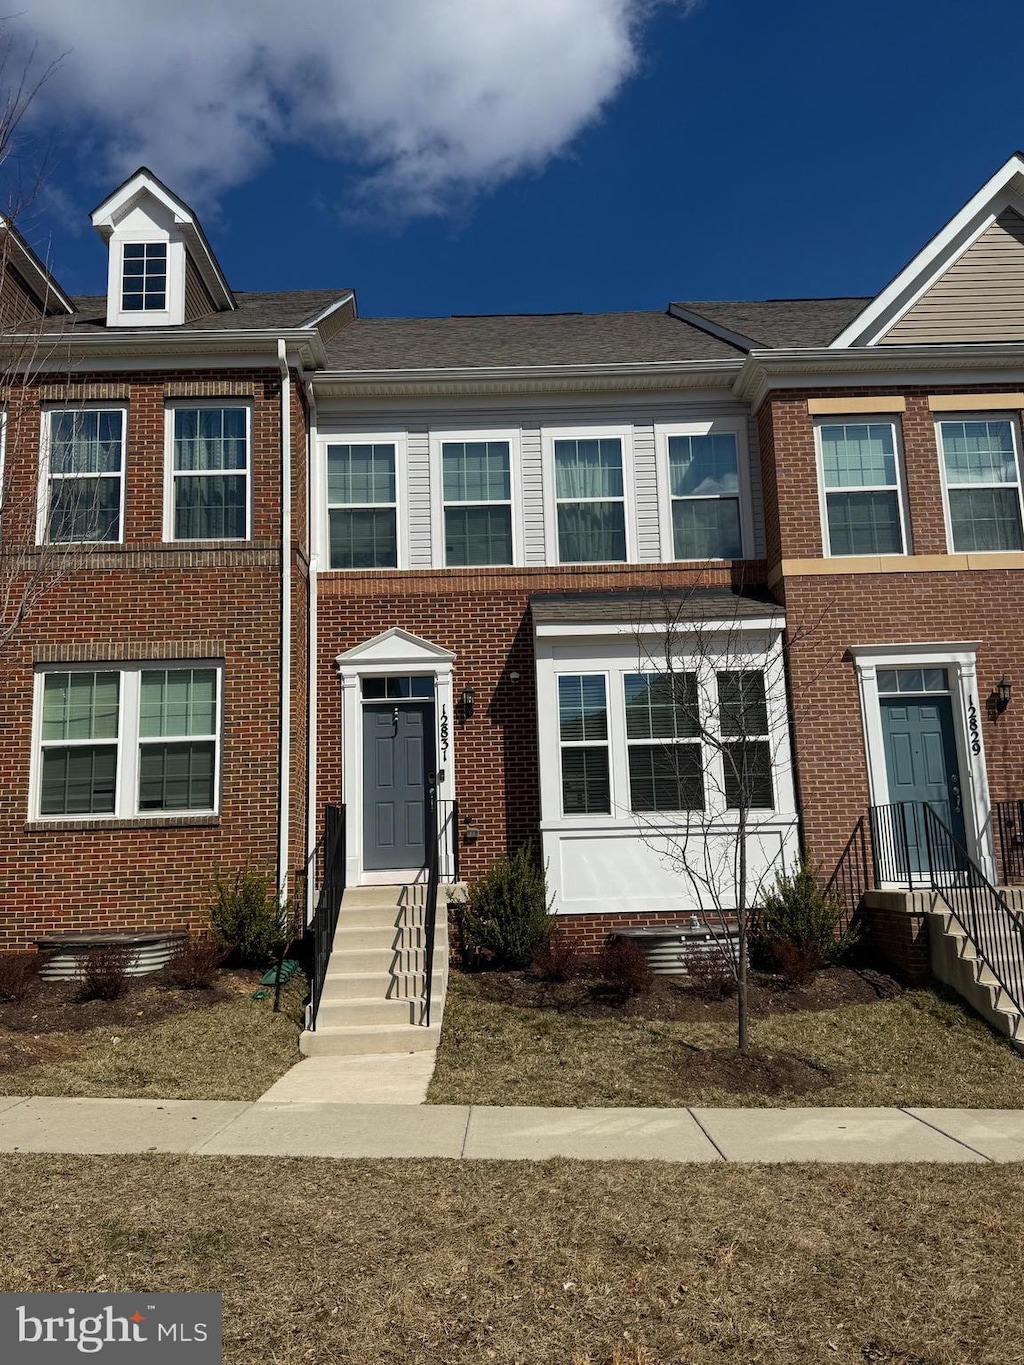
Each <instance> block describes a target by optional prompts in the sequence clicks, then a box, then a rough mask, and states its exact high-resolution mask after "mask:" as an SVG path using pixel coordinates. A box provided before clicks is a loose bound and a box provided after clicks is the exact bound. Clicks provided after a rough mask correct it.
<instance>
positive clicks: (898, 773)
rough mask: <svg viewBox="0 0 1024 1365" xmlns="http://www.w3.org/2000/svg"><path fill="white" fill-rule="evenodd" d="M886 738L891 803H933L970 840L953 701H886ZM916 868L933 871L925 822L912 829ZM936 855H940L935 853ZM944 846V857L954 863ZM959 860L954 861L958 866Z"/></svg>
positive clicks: (942, 817)
mask: <svg viewBox="0 0 1024 1365" xmlns="http://www.w3.org/2000/svg"><path fill="white" fill-rule="evenodd" d="M879 705H880V706H881V709H882V734H883V735H884V737H885V763H886V771H887V773H888V778H889V800H890V801H910V802H924V803H927V804H928V805H929V806H931V807H932V809H933V810H934V811H935V814H936V815H937V816H938V817H939V819H940V820H941V821H942V822H943V824H944V825H946V827H947V828H948V829H949V830H951V831H952V833H953V835H954V836H955V837H956V839H957V840H958V841H959V842H960V843H961V844H963V842H964V812H963V801H962V799H961V792H960V765H959V762H958V760H957V756H956V737H955V734H954V730H953V703H952V701H951V699H950V698H949V697H944V696H927V697H882V698H881V699H880V701H879ZM908 834H909V842H910V845H911V847H910V870H911V871H912V872H924V871H926V870H927V869H928V850H927V848H926V846H925V845H926V843H927V840H926V838H925V832H924V825H923V822H918V823H917V824H915V823H913V821H911V823H910V825H909V826H908ZM933 856H936V857H938V856H940V855H939V854H937V853H935V852H934V850H933ZM950 857H951V851H950V849H949V848H948V846H947V845H943V848H942V850H941V858H942V862H943V863H944V864H947V863H948V862H949V861H950ZM956 861H957V860H956V859H953V862H954V864H955V862H956Z"/></svg>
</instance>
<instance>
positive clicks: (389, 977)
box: [323, 969, 444, 1000]
mask: <svg viewBox="0 0 1024 1365" xmlns="http://www.w3.org/2000/svg"><path fill="white" fill-rule="evenodd" d="M443 989H444V979H443V977H442V975H441V973H440V972H436V971H435V973H434V996H435V998H436V996H437V993H438V991H441V990H443ZM422 994H423V971H422V969H421V970H419V971H410V972H343V971H340V970H339V971H337V972H334V973H333V974H331V975H329V976H328V977H327V978H326V979H325V981H324V993H323V998H324V999H325V1000H416V999H419V997H420V996H422Z"/></svg>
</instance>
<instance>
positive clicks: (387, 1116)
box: [0, 1097, 1024, 1164]
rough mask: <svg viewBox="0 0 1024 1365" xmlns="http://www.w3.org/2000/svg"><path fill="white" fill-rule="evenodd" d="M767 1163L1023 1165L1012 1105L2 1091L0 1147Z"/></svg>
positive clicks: (1022, 1140)
mask: <svg viewBox="0 0 1024 1365" xmlns="http://www.w3.org/2000/svg"><path fill="white" fill-rule="evenodd" d="M2 1152H55V1153H57V1152H59V1153H81V1154H113V1153H118V1154H120V1153H132V1152H141V1153H148V1152H180V1153H189V1154H192V1155H196V1156H273V1157H286V1156H324V1157H369V1158H382V1157H383V1158H395V1157H448V1158H454V1159H456V1160H504V1161H540V1160H544V1159H546V1158H548V1157H567V1158H571V1159H574V1160H582V1161H623V1160H624V1161H673V1162H710V1161H740V1162H776V1161H832V1162H834V1161H867V1162H892V1161H947V1162H972V1163H975V1164H977V1163H980V1162H1002V1161H1020V1160H1024V1110H1017V1109H529V1108H511V1107H510V1108H497V1107H484V1106H475V1105H474V1106H469V1105H422V1106H418V1107H414V1106H410V1105H387V1104H338V1103H332V1102H329V1101H327V1102H305V1103H296V1102H294V1101H293V1102H290V1103H284V1104H274V1103H267V1102H266V1101H257V1102H254V1103H249V1102H247V1101H235V1100H200V1101H190V1100H106V1099H39V1098H34V1099H19V1098H17V1097H4V1098H0V1153H2Z"/></svg>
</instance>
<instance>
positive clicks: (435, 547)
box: [430, 427, 524, 569]
mask: <svg viewBox="0 0 1024 1365" xmlns="http://www.w3.org/2000/svg"><path fill="white" fill-rule="evenodd" d="M457 441H506V442H507V443H508V460H509V481H510V489H509V491H510V494H511V497H510V499H509V502H508V503H507V504H506V503H505V502H500V501H492V502H474V501H471V502H455V503H451V504H449V503H447V502H446V501H445V497H444V464H443V460H442V453H443V448H444V446H445V444H446V443H448V442H457ZM521 489H522V432H521V430H520V428H519V427H507V428H496V427H478V428H476V429H475V430H468V431H465V430H463V431H447V430H441V429H438V430H436V431H431V433H430V540H431V546H432V554H431V563H432V564H433V566H434V568H437V569H444V568H447V567H448V565H447V563H446V558H445V556H446V551H445V529H444V527H445V517H444V514H445V508H446V507H448V506H449V505H450V506H452V507H486V506H490V507H505V506H509V507H510V508H511V512H512V563H511V564H510V565H509V564H454V565H452V568H457V569H462V568H466V569H502V568H518V567H520V566H521V565H522V564H523V562H524V550H523V500H522V493H521Z"/></svg>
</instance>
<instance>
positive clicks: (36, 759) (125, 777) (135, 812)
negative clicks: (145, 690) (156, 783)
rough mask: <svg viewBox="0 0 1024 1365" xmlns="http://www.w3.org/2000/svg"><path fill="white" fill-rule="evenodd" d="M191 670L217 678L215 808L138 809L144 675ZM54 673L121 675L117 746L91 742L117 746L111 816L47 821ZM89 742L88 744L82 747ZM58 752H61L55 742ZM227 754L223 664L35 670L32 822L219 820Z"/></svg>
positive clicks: (162, 662)
mask: <svg viewBox="0 0 1024 1365" xmlns="http://www.w3.org/2000/svg"><path fill="white" fill-rule="evenodd" d="M191 668H201V669H208V670H209V669H212V670H213V671H214V673H215V674H216V678H217V699H216V718H217V729H216V734H215V736H214V766H213V805H212V806H211V807H209V808H204V809H198V808H190V809H187V810H184V809H183V810H173V811H149V810H139V809H138V785H139V750H140V748H141V745H142V742H143V740H142V737H141V736H140V734H139V695H140V691H141V677H142V674H143V673H148V672H152V671H158V670H161V669H167V670H170V671H171V672H174V671H176V670H179V669H180V670H185V669H191ZM53 673H116V674H118V677H119V680H120V681H119V687H118V726H117V728H118V733H117V738H116V740H102V739H100V740H90V741H87V742H88V743H95V744H105V743H116V745H117V769H116V772H117V776H116V787H115V795H114V809H113V810H112V811H104V812H96V813H94V814H91V813H89V812H74V813H72V814H67V815H51V814H47V815H43V814H41V813H40V809H39V803H40V799H41V795H42V774H43V761H42V754H43V738H42V729H43V686H44V679H45V678H46V676H47V675H48V674H53ZM149 738H150V740H151V741H152V742H154V743H157V742H160V738H161V737H158V736H155V735H153V736H150V737H149ZM162 738H163V740H164V741H165V742H173V741H174V740H175V739H180V740H182V741H183V742H184V741H188V740H190V739H192V738H195V739H196V740H197V742H202V741H203V740H204V739H206V738H208V737H207V736H202V735H200V736H194V737H193V736H190V735H180V736H173V735H172V736H164V737H162ZM83 742H85V741H83ZM54 743H55V747H59V745H57V742H56V741H55V742H54ZM223 749H224V664H223V662H222V661H221V660H219V659H140V660H138V661H135V660H133V661H132V662H131V663H126V662H124V661H117V662H102V661H100V662H96V663H58V664H45V665H42V666H39V667H37V668H36V671H35V678H34V684H33V699H32V761H31V765H30V771H29V806H28V818H29V821H45V822H47V823H50V822H52V821H57V822H60V823H69V824H81V823H83V822H85V823H88V824H93V823H95V822H97V821H105V820H147V821H148V820H158V821H168V822H173V821H176V820H183V819H184V820H187V819H190V818H191V817H193V816H202V815H219V814H220V797H221V762H222V757H223Z"/></svg>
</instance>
